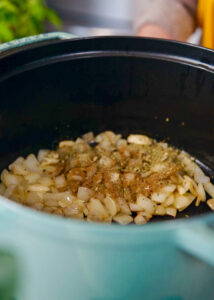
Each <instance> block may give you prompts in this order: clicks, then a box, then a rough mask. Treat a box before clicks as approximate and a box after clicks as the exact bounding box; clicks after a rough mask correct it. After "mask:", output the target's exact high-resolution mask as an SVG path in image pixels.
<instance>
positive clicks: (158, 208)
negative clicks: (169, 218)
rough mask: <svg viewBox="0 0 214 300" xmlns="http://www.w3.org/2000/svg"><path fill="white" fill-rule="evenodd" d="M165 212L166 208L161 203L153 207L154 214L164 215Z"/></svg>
mask: <svg viewBox="0 0 214 300" xmlns="http://www.w3.org/2000/svg"><path fill="white" fill-rule="evenodd" d="M165 214H166V208H165V207H164V206H163V205H157V206H156V209H155V215H158V216H164V215H165Z"/></svg>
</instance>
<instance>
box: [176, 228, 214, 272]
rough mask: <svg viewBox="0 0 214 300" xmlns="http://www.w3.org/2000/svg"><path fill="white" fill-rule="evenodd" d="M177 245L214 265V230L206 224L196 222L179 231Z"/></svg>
mask: <svg viewBox="0 0 214 300" xmlns="http://www.w3.org/2000/svg"><path fill="white" fill-rule="evenodd" d="M177 246H178V248H180V249H182V250H183V251H185V252H187V253H188V254H190V255H192V256H195V257H197V258H199V259H200V260H202V261H204V262H206V263H208V264H209V265H211V266H213V267H214V230H213V229H212V227H211V226H210V227H209V225H206V224H201V223H200V224H195V225H194V227H191V228H183V229H181V230H179V231H178V236H177Z"/></svg>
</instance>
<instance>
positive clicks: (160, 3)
mask: <svg viewBox="0 0 214 300" xmlns="http://www.w3.org/2000/svg"><path fill="white" fill-rule="evenodd" d="M196 9H197V0H150V1H149V3H148V5H147V6H146V8H145V9H144V11H143V13H142V14H141V15H140V16H139V18H138V19H137V22H136V24H135V29H136V31H137V34H138V35H139V36H147V37H148V36H150V37H158V38H166V39H174V40H179V41H186V40H187V39H188V37H189V36H190V35H191V33H192V32H193V31H194V29H195V27H196Z"/></svg>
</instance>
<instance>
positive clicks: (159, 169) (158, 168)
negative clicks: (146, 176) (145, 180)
mask: <svg viewBox="0 0 214 300" xmlns="http://www.w3.org/2000/svg"><path fill="white" fill-rule="evenodd" d="M165 169H166V165H165V164H164V163H162V164H155V165H154V166H152V168H151V171H152V172H163V171H164V170H165Z"/></svg>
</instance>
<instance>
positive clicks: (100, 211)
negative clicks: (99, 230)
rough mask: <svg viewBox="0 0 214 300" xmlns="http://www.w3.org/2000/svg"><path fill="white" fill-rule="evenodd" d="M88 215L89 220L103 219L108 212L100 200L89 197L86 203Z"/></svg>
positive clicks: (106, 216)
mask: <svg viewBox="0 0 214 300" xmlns="http://www.w3.org/2000/svg"><path fill="white" fill-rule="evenodd" d="M87 208H88V216H89V218H90V219H91V220H94V221H104V220H105V219H106V218H108V216H109V215H108V212H107V210H106V208H105V207H104V206H103V204H102V203H101V202H100V200H98V199H96V198H91V199H90V201H89V203H88V204H87Z"/></svg>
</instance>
